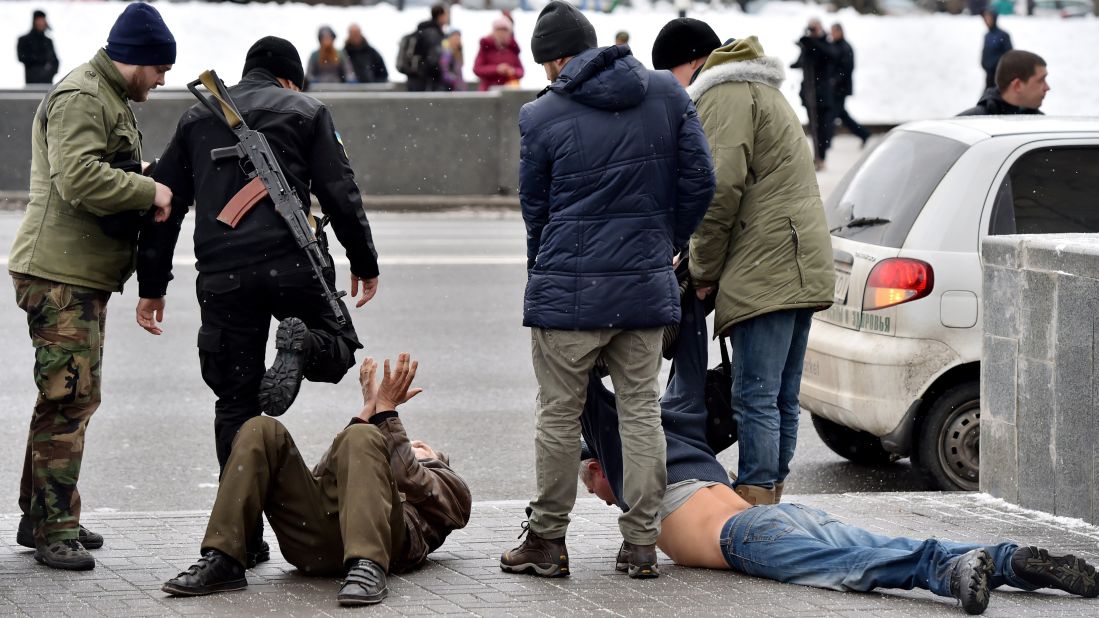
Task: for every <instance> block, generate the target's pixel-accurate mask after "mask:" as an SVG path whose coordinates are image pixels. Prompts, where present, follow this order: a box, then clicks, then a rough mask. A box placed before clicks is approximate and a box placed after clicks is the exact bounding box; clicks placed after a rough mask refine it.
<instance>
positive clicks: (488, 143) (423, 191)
mask: <svg viewBox="0 0 1099 618" xmlns="http://www.w3.org/2000/svg"><path fill="white" fill-rule="evenodd" d="M42 96H43V93H41V92H15V91H13V92H4V93H0V140H3V142H2V143H3V148H0V192H11V193H19V192H25V191H27V187H28V184H29V178H30V129H31V124H32V120H33V118H34V113H35V110H36V109H37V107H38V103H39V101H40V100H41V98H42ZM315 96H316V97H317V98H319V99H320V100H322V101H324V102H325V103H326V104H327V105H328V106H329V109H331V111H332V116H333V119H334V120H335V123H336V128H337V129H338V130H339V132H340V136H341V138H342V139H343V142H344V145H345V147H346V148H347V152H348V154H349V156H350V157H351V164H352V166H353V167H354V169H355V173H356V175H357V180H358V182H359V185H360V187H361V189H362V191H363V193H365V194H368V195H386V196H391V195H400V196H411V195H431V196H454V195H513V194H515V193H516V192H517V190H518V175H519V108H520V107H522V105H523V104H524V103H526V102H528V101H531V100H533V99H534V96H535V93H533V92H523V91H506V90H505V91H495V92H486V93H481V92H469V93H416V94H408V93H402V92H319V93H316V94H315ZM194 102H195V99H194V97H193V96H191V94H190V93H188V92H186V91H174V92H173V91H158V92H154V93H153V96H152V97H151V98H150V100H149V101H148V102H147V103H139V104H135V105H134V112H135V114H136V115H137V120H138V127H139V128H140V129H141V132H142V134H143V136H144V150H145V158H146V159H147V160H148V159H150V158H151V157H154V156H156V155H157V154H158V153H159V152H161V151H162V150H163V149H164V147H165V146H166V145H167V142H168V139H169V138H170V137H171V134H172V132H173V131H174V130H175V126H176V123H177V121H178V120H179V117H180V115H182V113H183V111H184V110H186V109H187V107H189V106H191V105H192V104H194Z"/></svg>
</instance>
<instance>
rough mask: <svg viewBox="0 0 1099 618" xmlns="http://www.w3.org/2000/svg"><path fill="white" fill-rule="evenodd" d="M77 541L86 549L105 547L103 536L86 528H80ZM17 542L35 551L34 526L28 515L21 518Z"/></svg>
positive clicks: (16, 536)
mask: <svg viewBox="0 0 1099 618" xmlns="http://www.w3.org/2000/svg"><path fill="white" fill-rule="evenodd" d="M77 540H79V541H80V544H81V545H83V546H84V549H99V548H100V547H103V536H102V535H99V534H96V533H94V532H92V531H91V530H88V529H87V528H85V527H84V526H80V536H79V537H77ZM15 542H16V543H19V544H20V545H22V546H23V547H29V548H31V549H35V545H34V526H33V525H32V524H31V518H30V517H29V516H27V515H24V516H22V517H20V518H19V530H18V532H16V533H15Z"/></svg>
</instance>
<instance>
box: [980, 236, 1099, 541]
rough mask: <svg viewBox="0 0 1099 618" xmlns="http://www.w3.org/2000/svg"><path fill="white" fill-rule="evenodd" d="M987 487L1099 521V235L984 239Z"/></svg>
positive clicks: (983, 459)
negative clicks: (1098, 480)
mask: <svg viewBox="0 0 1099 618" xmlns="http://www.w3.org/2000/svg"><path fill="white" fill-rule="evenodd" d="M982 259H983V262H984V301H983V302H984V310H983V311H982V313H983V315H984V358H983V362H982V364H981V491H984V492H987V493H990V494H992V495H993V496H996V497H998V498H1003V499H1004V500H1007V501H1009V502H1013V503H1015V504H1019V505H1021V506H1025V507H1028V508H1034V509H1039V510H1042V511H1046V512H1049V513H1054V514H1057V515H1063V516H1067V517H1079V518H1082V519H1084V520H1086V521H1089V522H1092V523H1099V482H1096V481H1097V479H1099V374H1097V371H1096V370H1097V369H1099V365H1097V363H1099V235H1087V234H1064V235H1060V234H1058V235H1033V236H1024V235H1020V236H1000V237H990V238H988V239H986V240H985V241H984V245H983V256H982Z"/></svg>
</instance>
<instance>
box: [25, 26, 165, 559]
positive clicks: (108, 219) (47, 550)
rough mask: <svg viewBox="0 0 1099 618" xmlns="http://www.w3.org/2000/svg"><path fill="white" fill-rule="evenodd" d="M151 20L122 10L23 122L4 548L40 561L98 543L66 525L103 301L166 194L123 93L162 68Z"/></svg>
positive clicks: (76, 513) (75, 520) (98, 349)
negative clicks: (26, 147) (24, 186)
mask: <svg viewBox="0 0 1099 618" xmlns="http://www.w3.org/2000/svg"><path fill="white" fill-rule="evenodd" d="M175 54H176V47H175V39H174V38H172V34H171V32H169V31H168V28H167V26H165V25H164V20H163V19H161V17H160V14H159V13H157V12H156V10H155V9H153V8H152V7H151V6H149V5H147V4H132V5H129V6H128V7H127V8H126V10H125V11H124V12H123V13H122V15H121V16H119V18H118V20H117V21H116V22H115V25H114V27H113V28H112V29H111V33H110V36H109V37H108V42H107V46H106V48H104V49H101V50H100V51H99V52H98V53H96V55H95V57H94V58H92V60H91V61H90V62H88V63H87V64H83V65H81V66H79V67H77V68H76V69H75V70H74V71H73V72H72V73H69V74H68V75H67V76H66V77H65V78H64V79H63V80H61V83H60V84H58V86H57V88H55V89H54V90H53V91H52V92H51V93H50V94H49V95H47V96H46V97H45V99H43V101H42V103H41V105H39V107H38V112H37V113H36V114H35V118H34V125H33V127H32V130H31V140H32V143H31V184H30V202H29V204H28V205H27V212H26V214H25V215H24V217H23V222H22V225H21V226H20V227H19V231H18V232H17V234H16V237H15V241H14V243H13V245H12V249H11V255H10V257H9V262H8V264H9V266H8V269H9V271H10V272H11V276H12V279H13V283H14V287H15V297H16V302H17V303H18V304H19V307H20V308H21V309H23V310H24V311H26V312H27V324H28V326H29V327H30V337H31V342H32V343H33V344H34V349H35V365H34V379H35V383H36V385H37V387H38V401H37V402H36V403H35V406H34V413H33V415H32V417H31V425H30V435H29V438H28V441H27V455H26V461H25V463H24V467H23V479H22V483H21V485H20V491H19V508H20V510H21V511H22V513H23V518H22V519H21V520H20V523H19V534H18V539H17V540H18V542H19V544H20V545H24V546H28V547H34V548H35V553H34V557H35V559H36V560H38V561H39V562H41V563H44V564H46V565H47V566H50V567H53V568H61V569H72V570H86V569H91V568H94V567H95V560H94V559H93V558H92V557H91V555H90V554H88V552H87V551H86V549H87V548H93V549H94V548H97V547H100V546H101V545H102V544H103V538H102V537H101V536H99V535H97V534H94V533H91V532H89V531H88V530H86V529H84V528H82V527H81V526H80V494H79V492H78V491H77V489H76V483H77V479H78V477H79V476H80V463H81V459H82V457H83V452H84V430H85V428H86V427H87V425H88V420H89V419H90V418H91V415H92V413H93V412H95V410H96V408H97V407H98V406H99V398H100V393H99V381H100V361H101V359H102V355H103V329H104V324H105V318H106V308H107V300H108V299H109V298H110V295H111V293H112V292H120V291H122V284H123V283H125V281H126V279H128V278H129V276H130V274H131V273H133V270H134V264H135V235H134V234H133V233H131V232H127V230H126V229H125V228H127V227H128V228H130V229H136V221H137V218H138V216H139V215H140V213H142V212H145V211H148V210H150V208H151V207H152V208H155V210H156V213H155V215H156V218H157V219H163V218H166V217H167V214H168V210H169V208H170V205H171V198H172V194H171V191H170V190H169V189H168V188H167V187H165V186H164V185H161V184H158V183H155V182H154V181H153V180H152V179H151V178H147V177H145V176H142V175H141V173H140V171H141V165H142V164H141V163H140V162H141V134H140V133H139V132H138V130H137V122H136V120H135V119H134V114H133V111H132V110H131V109H130V106H129V101H139V102H140V101H144V100H146V98H147V97H148V94H149V91H150V90H151V89H153V88H155V87H156V86H158V85H163V84H164V73H165V72H167V71H168V70H169V69H171V66H172V64H173V63H174V62H175Z"/></svg>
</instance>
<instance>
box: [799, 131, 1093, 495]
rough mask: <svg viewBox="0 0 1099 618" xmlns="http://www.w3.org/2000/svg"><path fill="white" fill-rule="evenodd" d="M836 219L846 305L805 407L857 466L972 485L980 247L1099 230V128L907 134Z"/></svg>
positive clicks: (846, 198) (832, 221)
mask: <svg viewBox="0 0 1099 618" xmlns="http://www.w3.org/2000/svg"><path fill="white" fill-rule="evenodd" d="M825 211H826V214H827V217H828V225H829V228H831V233H832V248H833V254H834V257H835V267H836V288H835V305H834V306H833V307H832V308H831V309H829V310H827V311H822V312H820V313H817V314H816V316H815V319H814V322H813V327H812V329H811V331H810V333H809V347H808V351H807V353H806V356H805V369H804V373H803V377H802V383H801V404H802V407H803V408H804V409H806V410H808V411H809V412H810V413H812V415H813V424H814V427H815V428H816V430H817V433H818V434H819V435H820V437H821V439H822V440H823V441H824V442H825V444H827V445H828V446H829V447H830V448H831V449H832V450H834V451H835V452H836V453H838V454H840V455H842V456H844V457H846V458H847V459H850V460H851V461H855V462H859V463H882V462H888V461H892V460H895V459H898V458H900V457H904V456H911V458H912V461H913V463H914V464H915V465H916V467H917V468H918V469H919V470H921V471H922V472H923V473H925V474H926V475H927V476H928V477H929V478H930V479H931V480H932V481H933V482H934V483H935V484H937V485H938V486H939V487H940V488H942V489H965V490H974V489H976V488H977V485H978V473H979V469H980V449H979V444H980V428H979V424H980V411H981V409H980V361H981V339H982V336H981V284H982V274H981V258H980V249H981V241H982V239H983V238H984V237H985V236H987V235H996V234H1015V233H1020V234H1042V233H1060V232H1099V118H1097V119H1079V118H1077V119H1068V118H1049V117H1044V116H998V117H995V116H986V117H968V118H955V119H950V120H936V121H923V122H913V123H909V124H905V125H903V126H900V127H898V128H896V129H894V130H893V131H891V132H890V133H889V134H888V135H887V136H886V137H885V139H883V140H882V141H881V142H880V143H879V144H878V145H877V147H875V148H874V149H873V150H872V151H870V152H868V153H866V154H865V155H864V156H863V157H862V159H861V160H860V161H859V162H858V163H857V164H856V165H855V167H854V168H853V169H852V170H851V171H850V172H848V174H847V175H846V176H845V177H844V179H843V180H842V181H841V182H840V184H839V185H838V186H837V187H836V189H835V191H834V192H833V193H832V194H831V195H830V196H829V198H828V200H827V201H826V202H825Z"/></svg>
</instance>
